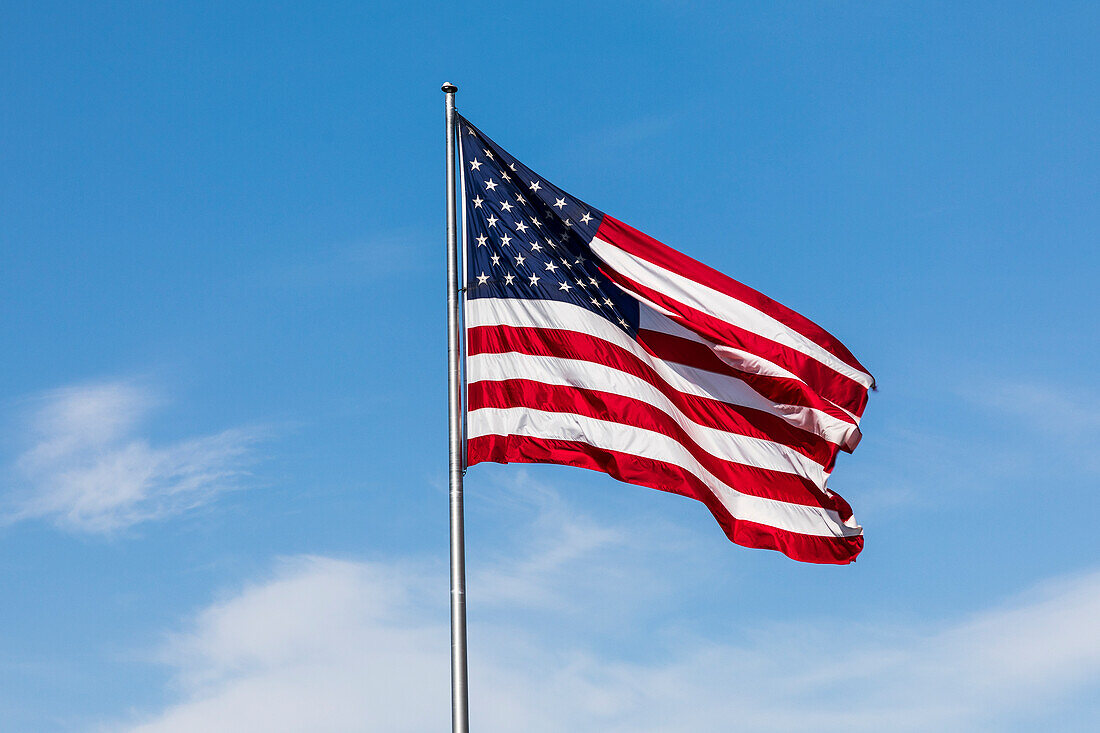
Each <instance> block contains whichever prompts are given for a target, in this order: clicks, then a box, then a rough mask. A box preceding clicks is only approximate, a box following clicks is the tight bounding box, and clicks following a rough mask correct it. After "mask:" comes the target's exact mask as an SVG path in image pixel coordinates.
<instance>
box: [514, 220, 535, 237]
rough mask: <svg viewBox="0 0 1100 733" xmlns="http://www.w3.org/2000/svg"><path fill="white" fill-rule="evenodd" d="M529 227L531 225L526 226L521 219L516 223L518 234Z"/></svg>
mask: <svg viewBox="0 0 1100 733" xmlns="http://www.w3.org/2000/svg"><path fill="white" fill-rule="evenodd" d="M530 228H531V227H529V226H527V225H526V224H524V223H523V222H522V221H521V222H519V223H518V224H516V231H518V232H519V233H520V234H523V233H524V232H525V231H527V230H528V229H530Z"/></svg>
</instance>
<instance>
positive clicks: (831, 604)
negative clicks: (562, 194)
mask: <svg viewBox="0 0 1100 733" xmlns="http://www.w3.org/2000/svg"><path fill="white" fill-rule="evenodd" d="M0 16H2V21H0V62H2V68H4V69H5V73H4V74H2V75H0V97H2V98H3V100H4V103H3V104H2V105H0V131H2V133H0V312H2V317H0V350H2V351H3V353H4V354H5V358H4V359H2V360H0V587H2V588H3V589H4V593H3V600H2V601H0V729H2V730H4V731H28V732H30V731H33V732H35V733H46V732H50V731H119V732H130V733H136V732H137V731H143V732H146V733H169V732H175V731H195V730H209V731H265V733H266V732H280V731H287V732H290V731H367V730H387V731H428V730H442V729H445V727H446V725H447V720H448V715H449V710H448V705H449V702H448V692H447V661H446V660H447V654H448V646H447V644H448V642H447V608H446V604H447V588H446V552H447V534H446V531H447V500H446V486H445V483H446V427H445V412H446V402H445V354H444V345H445V344H444V338H445V335H444V327H445V313H444V299H443V295H444V277H443V264H444V258H445V250H444V240H443V236H444V232H443V223H444V211H443V192H444V185H443V178H442V175H443V129H442V125H443V117H442V105H443V95H442V94H441V93H440V92H439V85H440V83H442V82H443V81H445V80H450V81H453V82H455V83H456V84H458V85H459V87H460V91H459V94H458V104H459V109H460V110H461V111H462V113H463V114H464V115H466V116H467V117H468V118H469V119H470V120H471V121H472V122H474V123H475V124H477V125H478V126H479V127H481V128H482V129H483V130H484V131H485V132H486V133H487V134H489V135H490V136H492V137H493V138H494V139H495V140H496V141H497V142H499V143H500V144H501V145H503V146H504V147H505V148H507V149H508V150H509V151H510V152H512V153H513V154H515V155H516V156H517V157H518V158H520V159H521V160H523V161H524V162H525V163H527V164H528V165H529V166H530V167H531V168H533V169H534V170H537V171H539V172H540V173H541V174H542V175H544V176H545V177H546V178H547V179H549V180H551V181H553V182H554V183H555V184H557V185H559V186H560V187H562V188H564V189H565V190H567V191H569V192H570V193H571V194H574V195H576V196H578V197H580V198H582V199H584V200H586V201H589V202H591V203H592V204H593V205H594V206H598V207H599V208H600V209H601V210H603V211H606V212H608V213H610V214H611V215H613V216H615V217H617V218H619V219H622V220H624V221H626V222H628V223H630V224H632V225H633V226H636V227H638V228H640V229H642V230H643V231H645V232H647V233H649V234H651V235H653V236H655V237H657V238H659V239H661V240H662V241H664V242H666V243H668V244H669V245H671V246H673V247H676V248H678V249H680V250H682V251H685V252H687V253H689V254H691V255H693V256H695V257H697V258H698V259H701V260H703V261H705V262H707V263H708V264H711V265H713V266H715V267H717V268H719V269H721V270H723V271H725V272H727V273H729V274H731V275H733V276H734V277H736V278H738V279H740V280H742V281H743V282H745V283H747V284H749V285H752V286H753V287H756V288H758V289H760V290H762V291H763V292H765V293H767V294H768V295H770V296H772V297H774V298H776V299H778V300H780V301H781V302H783V303H785V304H787V305H789V306H791V307H793V308H795V309H797V310H799V311H801V312H802V313H804V314H806V315H808V316H810V317H811V318H813V319H814V320H816V321H817V322H819V323H821V324H822V325H824V326H825V327H826V328H828V329H829V330H830V331H832V332H833V333H834V334H836V335H837V336H839V337H840V338H841V339H842V340H843V341H844V342H845V343H846V344H847V345H848V346H849V347H850V348H851V349H852V351H853V352H854V353H855V354H856V355H857V356H858V357H859V358H860V360H861V361H862V362H863V363H864V364H865V365H866V366H867V367H868V368H869V369H870V370H871V371H872V372H873V373H874V374H875V376H876V377H877V379H878V383H879V391H878V392H877V393H876V394H874V395H873V396H872V400H871V403H870V406H869V407H868V410H867V413H866V417H865V420H864V424H863V426H864V436H865V437H864V441H863V443H862V444H861V445H860V447H859V449H858V450H857V451H856V453H855V454H854V455H853V456H842V457H841V459H840V461H839V462H838V467H837V470H836V472H835V474H834V476H833V479H832V481H831V485H832V487H833V488H834V489H836V490H837V491H838V492H840V493H841V494H843V495H844V496H845V498H847V499H848V500H849V501H850V502H851V504H852V506H853V508H854V510H855V513H856V516H857V518H858V519H859V520H860V522H861V524H863V525H864V527H865V531H866V537H867V544H866V549H865V550H864V552H863V554H862V555H861V556H860V559H859V562H858V563H856V564H855V565H853V566H849V567H821V566H808V565H801V564H798V563H794V562H792V561H790V560H787V559H786V558H784V557H782V556H780V555H779V554H777V553H769V552H762V551H751V550H746V549H743V548H739V547H736V546H734V545H731V544H729V543H728V542H727V541H726V540H725V538H724V537H723V535H722V533H721V531H720V530H719V528H718V527H717V526H716V525H715V524H714V522H713V519H711V517H710V516H709V515H708V513H707V512H706V510H705V508H704V507H703V506H702V505H700V504H697V503H695V502H691V501H688V500H685V499H681V498H679V497H675V496H670V495H664V494H661V493H658V492H654V491H650V490H646V489H642V488H638V487H633V486H627V485H624V484H618V483H616V482H614V481H612V480H611V479H609V478H607V477H604V476H601V475H597V474H594V473H590V472H587V471H581V470H575V469H567V468H561V467H551V466H532V467H519V466H477V467H475V468H474V469H471V471H470V472H469V474H468V475H467V484H466V486H467V530H468V556H469V560H468V562H469V573H470V582H469V604H470V622H471V630H470V648H471V675H472V677H471V686H472V690H471V692H472V699H471V715H472V720H473V723H474V725H475V728H476V729H478V730H485V731H513V730H530V731H542V730H546V731H550V730H578V731H589V730H590V731H624V732H625V731H653V732H654V733H656V732H657V731H660V732H662V733H678V732H679V731H689V730H690V731H698V730H719V729H724V730H728V729H730V728H731V727H739V726H743V727H744V728H745V729H753V730H765V731H772V730H774V731H786V730H805V729H806V728H808V727H809V726H811V725H813V726H815V727H817V726H819V725H820V722H821V721H822V720H827V721H830V722H831V723H835V724H836V726H837V727H844V728H845V729H847V730H853V731H878V730H882V729H885V728H886V727H887V726H889V727H890V728H891V729H893V730H899V731H905V730H918V729H919V730H924V729H926V728H928V727H930V726H931V727H935V728H937V729H940V730H959V731H969V730H975V731H977V730H981V731H984V730H1006V731H1027V730H1039V729H1047V730H1052V729H1057V730H1067V731H1071V730H1081V731H1085V730H1093V729H1094V726H1095V721H1096V720H1097V719H1098V717H1100V705H1098V703H1097V700H1100V695H1098V694H1097V693H1098V692H1100V624H1097V623H1096V619H1097V618H1098V616H1100V539H1098V533H1097V531H1096V520H1095V518H1096V516H1097V513H1098V510H1100V504H1098V500H1097V492H1096V489H1097V486H1098V480H1100V458H1098V457H1097V452H1096V444H1097V441H1098V439H1100V417H1098V415H1100V379H1098V377H1097V365H1098V363H1100V335H1098V334H1100V330H1098V329H1096V328H1095V326H1094V325H1093V322H1094V321H1095V320H1096V318H1097V316H1098V315H1100V302H1098V299H1097V288H1096V281H1097V277H1098V275H1100V256H1098V255H1097V251H1096V245H1097V242H1098V241H1100V213H1098V209H1097V201H1098V200H1100V137H1098V132H1097V125H1096V121H1097V119H1100V71H1098V70H1100V58H1098V57H1100V46H1098V45H1097V44H1096V38H1097V36H1098V35H1100V10H1098V8H1097V6H1096V5H1095V4H1090V3H1042V4H1040V5H1031V4H1007V3H965V4H963V3H921V4H902V3H879V4H856V3H831V4H810V3H752V4H749V3H742V4H727V3H671V2H641V3H623V4H588V3H561V2H559V3H553V4H550V3H545V4H521V3H483V4H480V5H479V6H478V7H477V8H473V7H463V8H458V7H456V6H453V5H442V4H434V3H419V2H403V3H399V4H394V5H392V6H387V7H375V6H372V5H370V4H347V5H340V4H323V5H321V6H319V7H318V6H317V4H312V6H308V7H307V6H304V5H303V6H290V5H278V6H273V5H269V4H266V3H255V4H249V3H236V4H230V3H199V2H196V3H187V4H176V5H162V4H158V5H157V6H155V7H154V6H152V5H148V4H133V5H132V6H129V7H126V6H123V5H114V6H111V7H110V8H104V7H95V6H93V5H91V4H84V3H74V4H68V5H67V4H53V3H20V4H14V3H9V4H6V5H5V6H4V8H3V10H2V11H0Z"/></svg>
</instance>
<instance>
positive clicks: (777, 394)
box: [638, 329, 856, 426]
mask: <svg viewBox="0 0 1100 733" xmlns="http://www.w3.org/2000/svg"><path fill="white" fill-rule="evenodd" d="M638 343H639V344H641V345H642V346H643V347H645V348H646V350H647V351H649V352H650V353H652V354H653V355H654V356H656V357H657V358H659V359H661V360H662V361H671V362H675V363H677V364H683V365H684V366H689V367H693V368H695V369H703V370H705V371H708V372H714V373H715V374H722V375H725V376H730V377H735V378H736V379H740V380H741V381H742V382H745V383H746V384H748V385H749V386H750V387H752V388H753V389H754V390H755V391H757V392H759V393H760V394H761V395H763V396H764V397H767V398H768V399H769V400H771V401H772V402H776V403H778V404H781V405H796V406H798V407H811V408H813V409H815V410H820V411H821V412H824V413H825V414H826V415H829V416H831V417H835V418H836V419H838V420H841V421H843V422H846V423H850V424H852V425H853V426H854V425H855V424H856V422H855V420H853V419H852V416H851V415H849V414H848V413H847V412H845V411H844V410H842V409H840V408H839V407H837V406H836V405H834V404H833V403H832V402H829V401H828V400H824V399H822V398H821V397H819V396H818V395H817V393H816V392H814V391H812V390H810V389H809V388H808V387H807V385H806V383H805V382H801V381H799V380H797V379H792V378H790V377H773V376H769V375H766V374H754V373H752V372H745V371H741V370H740V369H735V368H734V367H733V366H731V365H730V364H727V363H726V362H724V361H722V359H721V358H720V357H719V356H718V355H717V354H716V353H714V350H713V349H711V347H709V346H707V345H706V344H703V343H699V342H698V341H692V340H691V339H686V338H683V337H682V336H673V335H672V334H670V333H665V332H664V331H650V330H648V329H642V330H640V331H638Z"/></svg>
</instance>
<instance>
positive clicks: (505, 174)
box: [500, 171, 512, 181]
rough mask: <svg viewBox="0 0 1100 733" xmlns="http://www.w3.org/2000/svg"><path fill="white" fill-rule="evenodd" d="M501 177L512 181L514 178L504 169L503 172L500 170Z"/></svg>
mask: <svg viewBox="0 0 1100 733" xmlns="http://www.w3.org/2000/svg"><path fill="white" fill-rule="evenodd" d="M500 177H501V178H503V179H504V180H506V181H510V180H512V177H511V176H510V175H508V174H507V173H506V172H504V171H501V172H500Z"/></svg>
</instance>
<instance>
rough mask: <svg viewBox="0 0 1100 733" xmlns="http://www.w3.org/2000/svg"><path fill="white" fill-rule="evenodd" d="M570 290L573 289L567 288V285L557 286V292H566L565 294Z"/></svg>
mask: <svg viewBox="0 0 1100 733" xmlns="http://www.w3.org/2000/svg"><path fill="white" fill-rule="evenodd" d="M572 289H573V288H571V287H570V286H569V283H562V284H561V285H559V286H558V290H564V291H566V292H569V291H570V290H572Z"/></svg>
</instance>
